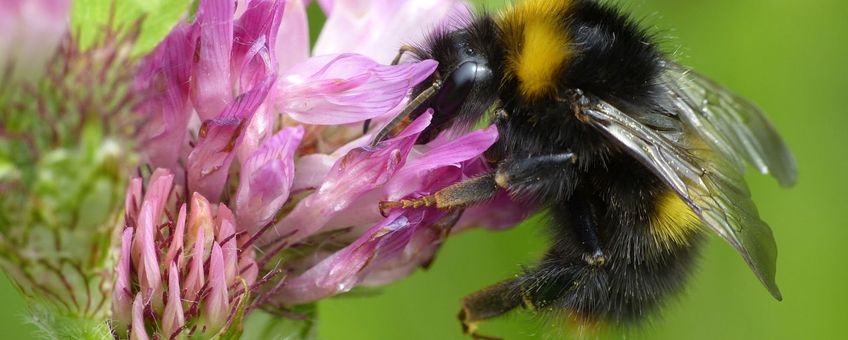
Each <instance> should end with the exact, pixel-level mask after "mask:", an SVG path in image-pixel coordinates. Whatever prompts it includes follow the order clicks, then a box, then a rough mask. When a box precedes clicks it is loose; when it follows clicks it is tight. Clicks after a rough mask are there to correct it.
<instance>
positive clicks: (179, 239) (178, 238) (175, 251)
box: [163, 203, 186, 268]
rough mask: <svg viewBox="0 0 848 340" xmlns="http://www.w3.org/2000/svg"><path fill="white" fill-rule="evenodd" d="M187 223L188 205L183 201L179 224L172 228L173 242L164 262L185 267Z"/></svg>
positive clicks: (178, 218) (178, 219) (178, 217)
mask: <svg viewBox="0 0 848 340" xmlns="http://www.w3.org/2000/svg"><path fill="white" fill-rule="evenodd" d="M185 224H186V205H185V203H183V205H182V206H181V207H180V212H179V215H178V216H177V224H176V225H175V226H174V228H173V229H171V230H172V234H171V244H170V245H169V246H168V254H167V255H165V262H163V263H164V264H165V265H170V264H172V263H175V264H176V265H177V268H183V262H184V260H183V259H184V258H185V254H183V253H182V252H183V251H184V250H185V249H184V247H185ZM178 255H179V256H178Z"/></svg>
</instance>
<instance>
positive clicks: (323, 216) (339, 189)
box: [263, 111, 432, 244]
mask: <svg viewBox="0 0 848 340" xmlns="http://www.w3.org/2000/svg"><path fill="white" fill-rule="evenodd" d="M431 118H432V113H431V111H427V112H426V113H425V114H423V115H421V116H420V117H418V119H416V120H415V121H413V122H412V124H410V125H409V126H408V127H407V128H406V129H405V130H404V131H403V132H402V133H401V134H399V135H398V136H397V137H395V138H392V139H389V140H387V141H384V142H383V143H381V144H380V145H379V146H378V147H377V148H373V149H372V148H369V147H362V148H357V149H353V150H351V151H350V152H349V153H348V154H347V155H345V156H344V157H343V158H341V159H340V160H338V161H337V162H336V164H335V165H334V166H333V169H332V170H330V173H329V174H328V175H327V177H326V178H325V179H324V182H323V183H322V184H321V187H319V188H318V190H317V191H316V192H314V193H312V194H311V195H309V196H308V197H306V198H305V199H303V200H302V201H300V202H299V203H298V204H297V206H296V207H295V208H294V210H292V212H291V213H289V214H288V215H287V216H286V217H285V218H284V219H283V220H282V221H280V222H279V223H277V225H276V226H275V227H274V232H271V233H266V234H265V235H264V237H263V241H265V242H270V241H274V240H276V239H277V238H278V237H280V236H281V235H289V234H290V235H289V236H288V237H287V239H286V240H287V241H288V242H289V244H293V243H295V242H297V241H299V240H301V239H302V238H304V237H307V236H309V235H311V234H313V233H315V232H316V231H319V230H320V229H321V228H322V227H323V226H324V225H325V224H326V223H327V222H328V221H330V220H331V219H332V218H333V216H334V215H335V214H337V213H339V212H340V211H342V210H344V209H345V208H347V207H348V206H350V205H351V204H352V203H353V202H355V201H356V199H357V198H358V197H360V196H361V195H362V194H364V193H367V192H369V191H371V190H373V189H375V188H377V187H379V186H381V185H383V184H384V183H386V181H388V180H389V178H391V176H392V175H394V173H395V172H396V171H397V170H398V169H400V168H401V167H402V166H403V164H404V162H405V160H406V155H407V154H408V153H409V151H410V149H411V148H412V145H413V144H414V143H415V140H416V139H417V138H418V135H419V134H420V133H421V131H423V130H424V128H426V127H427V126H428V125H429V124H430V119H431Z"/></svg>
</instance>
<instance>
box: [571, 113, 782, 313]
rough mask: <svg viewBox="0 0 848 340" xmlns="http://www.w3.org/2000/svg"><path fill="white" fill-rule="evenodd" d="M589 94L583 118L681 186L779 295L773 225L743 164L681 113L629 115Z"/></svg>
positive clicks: (695, 206)
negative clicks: (705, 138) (764, 215)
mask: <svg viewBox="0 0 848 340" xmlns="http://www.w3.org/2000/svg"><path fill="white" fill-rule="evenodd" d="M586 99H588V100H587V102H585V103H582V104H581V107H582V116H581V117H580V118H581V119H583V120H584V121H587V122H588V123H589V124H590V125H592V126H594V127H595V128H597V129H598V130H600V131H601V132H603V133H604V134H605V135H607V136H608V137H610V138H612V139H614V140H616V141H618V142H620V143H621V145H623V146H624V147H625V149H626V150H627V151H628V152H629V153H630V154H631V155H633V156H634V157H635V158H637V159H638V160H639V161H640V162H642V163H643V164H644V165H645V166H647V167H648V168H649V169H650V170H651V171H653V172H654V173H655V174H656V175H657V176H658V177H659V178H661V179H662V180H663V181H664V182H665V183H666V184H668V185H669V186H670V187H671V188H672V189H673V190H674V191H675V192H677V194H678V195H679V196H680V197H681V198H682V199H683V200H684V201H685V202H686V203H687V204H688V205H689V207H691V208H692V210H693V211H694V212H695V213H696V214H697V215H698V216H699V217H700V218H701V220H703V221H704V224H705V225H707V226H708V227H709V228H710V229H712V230H713V231H715V232H716V233H718V235H719V236H721V237H722V238H723V239H725V240H726V241H727V242H729V243H730V244H731V245H732V246H733V247H734V248H736V250H737V251H738V252H739V253H740V254H741V255H742V257H743V258H744V259H745V262H747V263H748V265H749V266H750V267H751V269H752V270H753V271H754V273H755V274H756V275H757V277H758V278H759V279H760V281H762V283H763V284H764V285H765V286H766V288H768V290H769V292H771V294H772V295H773V296H774V297H775V298H777V299H778V300H780V299H781V296H780V291H779V290H778V288H777V285H776V284H775V281H774V274H775V261H776V258H777V246H776V244H775V242H774V237H773V236H772V233H771V229H769V227H768V225H767V224H766V223H765V222H763V221H762V220H760V218H759V215H758V213H757V208H756V207H755V206H754V202H752V201H751V195H750V192H749V191H748V187H747V185H746V184H745V181H744V179H743V178H742V171H741V170H740V168H739V166H738V165H737V164H735V163H734V162H730V161H728V160H727V159H726V157H724V155H723V154H720V153H717V152H716V151H714V150H713V149H712V148H710V147H706V146H705V145H704V144H705V142H704V141H703V140H702V139H701V138H700V137H699V136H698V135H697V134H696V133H695V132H694V131H691V130H693V129H692V127H691V126H688V125H687V124H681V122H680V121H678V118H677V117H674V116H664V115H660V114H654V115H642V116H640V115H632V116H631V115H628V114H625V113H623V112H621V111H620V110H618V109H617V108H615V107H614V106H612V105H610V104H609V103H606V102H604V101H602V100H600V99H598V98H594V97H587V98H586ZM684 123H685V122H684Z"/></svg>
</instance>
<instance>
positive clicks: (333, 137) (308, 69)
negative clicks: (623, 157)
mask: <svg viewBox="0 0 848 340" xmlns="http://www.w3.org/2000/svg"><path fill="white" fill-rule="evenodd" d="M434 3H435V5H433V4H430V5H427V6H429V8H430V9H431V11H420V10H417V9H420V8H421V6H422V5H421V3H420V2H414V1H391V2H380V1H375V2H362V3H357V2H353V1H338V2H334V3H332V4H329V3H328V2H326V1H325V2H322V5H324V8H325V9H327V8H329V7H332V11H331V12H329V13H330V14H329V18H328V21H327V26H326V27H325V28H324V30H323V31H322V32H321V35H320V38H319V40H318V43H317V45H316V47H315V52H316V53H318V51H320V53H329V52H341V51H336V50H334V49H335V48H334V47H332V46H339V47H338V48H339V49H348V48H349V49H353V50H356V49H358V50H360V51H362V52H364V53H370V54H371V55H373V56H375V57H376V58H381V59H383V60H386V59H388V58H389V57H387V56H388V54H387V53H388V51H391V53H392V54H394V53H396V52H395V51H396V48H397V47H398V46H400V41H401V38H400V37H397V39H394V40H396V42H397V44H396V45H393V44H392V43H393V42H392V39H388V40H389V43H388V44H387V46H388V47H382V46H378V43H377V41H380V40H381V39H383V38H386V37H388V36H389V33H388V32H391V34H395V33H397V32H404V34H405V33H406V32H409V31H411V30H412V28H411V27H412V26H411V25H413V24H414V25H418V24H419V23H418V22H415V21H414V20H410V18H408V17H407V18H406V19H403V17H401V19H398V20H396V21H392V24H394V25H400V24H401V23H405V24H406V25H407V26H406V27H404V28H403V29H399V30H398V29H393V27H390V26H388V25H387V24H386V23H385V22H383V21H382V20H380V18H385V17H394V16H384V15H383V14H388V13H390V12H394V11H400V12H401V13H403V14H405V15H413V14H415V15H422V16H426V18H427V21H426V22H430V23H440V22H441V24H442V25H450V20H451V19H449V16H450V15H454V16H456V15H457V13H458V14H459V15H461V14H463V13H467V12H465V10H464V8H465V7H464V6H462V5H463V4H462V3H460V2H457V1H441V2H434ZM355 4H359V5H361V6H365V9H366V10H365V11H364V12H363V11H355V10H353V9H352V8H347V7H346V6H354V5H355ZM234 6H236V5H235V4H234V3H233V2H232V1H226V0H204V1H200V5H199V8H198V11H197V17H196V20H195V22H194V23H192V24H180V25H178V26H177V27H176V28H175V29H174V30H173V31H172V32H171V34H170V35H169V36H168V37H167V38H166V39H165V40H164V41H163V43H162V44H160V45H159V46H158V47H157V49H156V50H155V51H154V52H153V54H151V56H149V57H148V58H147V60H146V63H145V67H143V68H142V72H141V73H140V74H139V81H138V84H139V90H140V91H150V93H151V99H150V100H148V102H147V104H146V105H147V112H148V114H149V115H148V121H149V122H150V124H148V125H147V126H146V127H145V129H144V131H143V133H142V134H143V135H144V136H145V137H146V138H145V139H144V142H143V143H142V152H143V153H145V155H146V157H147V161H148V162H149V164H150V165H151V166H152V167H154V168H155V167H162V168H166V169H170V170H171V171H172V172H173V173H174V174H184V178H180V176H179V175H178V176H177V177H176V181H177V183H178V186H184V187H185V188H187V193H186V195H197V194H200V195H202V196H203V197H206V198H207V199H209V200H210V201H211V202H220V203H221V204H225V206H230V207H233V208H234V211H235V214H234V218H235V223H234V225H235V226H236V228H237V229H236V230H237V232H241V233H245V234H246V235H249V236H250V237H251V238H258V240H259V241H258V242H257V243H256V245H255V246H257V247H258V248H259V249H261V250H262V251H263V253H265V254H266V255H265V256H269V257H273V259H274V260H273V261H271V262H267V263H266V264H273V265H272V267H263V268H259V270H260V272H263V273H266V272H268V271H269V270H271V268H281V269H282V270H283V271H284V272H285V273H286V275H284V276H281V277H280V278H278V279H277V280H279V281H278V282H277V284H275V285H272V287H271V288H267V287H266V288H267V289H260V290H261V292H260V293H259V295H261V296H262V299H259V302H260V305H264V306H265V307H263V308H272V307H270V306H275V307H278V308H286V306H291V305H297V304H304V303H309V302H312V301H316V300H320V299H323V298H326V297H329V296H332V295H336V294H339V293H343V292H346V291H349V290H350V289H352V288H353V287H355V286H357V285H363V284H364V285H379V284H385V283H388V282H391V281H393V280H396V279H399V278H402V277H405V276H407V275H408V274H410V273H411V272H413V271H414V270H415V269H416V268H419V267H421V266H426V265H428V264H429V262H430V261H431V259H432V257H433V255H434V254H435V252H436V251H437V250H438V248H439V246H440V245H441V243H442V242H443V240H444V239H445V237H447V236H448V235H449V234H450V232H451V228H453V227H454V226H455V225H457V222H460V223H459V226H458V228H465V227H467V226H471V225H479V224H480V223H481V222H494V223H491V225H489V226H490V227H501V226H505V225H511V224H513V223H515V222H517V221H518V220H520V219H522V218H523V217H524V216H526V213H527V211H528V210H527V209H526V208H525V207H523V206H521V205H519V204H517V203H515V202H513V201H512V200H511V199H509V198H508V197H507V196H506V195H502V196H501V197H499V199H498V200H495V201H493V202H492V203H490V205H483V206H480V207H473V208H470V209H468V211H467V213H466V218H465V219H461V215H462V213H461V212H458V211H440V210H437V209H434V208H427V207H422V208H417V209H409V210H403V211H393V212H391V213H390V214H389V215H388V216H387V217H383V216H382V215H381V213H380V211H379V210H378V203H379V201H381V200H386V199H390V200H395V199H401V198H408V197H415V196H421V195H428V194H432V193H435V192H436V191H438V190H439V189H441V188H444V187H446V186H448V185H450V184H453V183H456V182H458V181H460V180H462V179H465V178H469V177H472V176H475V175H478V174H480V173H482V172H483V171H486V170H487V165H486V164H485V162H483V161H482V160H481V158H480V156H481V154H482V153H483V152H484V151H485V150H486V149H488V148H489V147H490V146H491V145H492V144H493V143H494V142H495V141H496V140H497V130H496V129H495V128H494V127H488V128H485V129H482V130H477V131H473V132H470V133H466V134H460V135H459V136H458V137H452V135H450V134H444V135H442V136H440V137H438V138H436V139H434V140H433V141H431V142H429V143H427V144H426V145H416V140H418V136H419V134H420V133H421V132H422V131H423V130H424V129H425V128H426V127H427V126H428V125H429V124H430V119H431V117H432V114H431V113H430V112H428V113H426V114H424V115H421V116H420V117H418V118H417V119H416V120H415V121H414V122H412V123H411V124H410V125H409V126H407V127H406V128H405V129H404V130H403V132H401V133H400V134H398V135H397V136H394V137H393V138H391V139H389V140H386V141H383V142H381V143H380V144H378V145H377V146H375V147H370V146H369V145H368V144H369V142H370V140H371V139H372V138H373V134H374V130H372V131H371V132H369V133H367V134H363V133H362V131H361V124H362V122H364V121H365V120H368V119H374V118H376V119H377V121H380V120H381V119H382V120H385V118H388V117H391V116H392V115H393V114H395V113H396V112H398V110H399V109H400V108H402V105H403V102H404V100H405V97H406V95H407V93H408V92H409V90H410V89H411V88H412V87H414V86H415V85H417V84H418V83H420V82H422V81H424V80H425V79H427V78H428V77H429V76H430V74H431V73H432V72H433V71H434V70H435V67H436V62H435V61H432V60H424V61H420V62H417V63H412V64H401V65H383V64H380V63H378V62H376V61H374V60H373V59H371V57H370V56H365V55H360V54H351V53H341V54H338V53H337V54H321V55H317V56H314V57H308V58H307V57H306V56H307V55H308V54H307V53H305V52H304V50H303V49H304V48H306V46H307V45H306V44H305V43H304V42H305V41H307V37H306V29H305V25H306V21H305V16H304V14H303V13H304V9H303V7H302V3H300V2H299V1H289V2H286V3H283V2H281V1H262V0H259V1H250V2H247V4H246V7H244V8H242V10H241V11H240V10H239V9H238V8H235V7H234ZM362 9H363V8H360V10H362ZM381 11H384V12H381ZM233 13H236V16H237V15H238V14H239V13H240V16H238V17H234V15H233ZM351 13H367V14H366V15H365V16H364V17H361V18H359V20H353V19H352V18H351ZM372 16H373V17H372ZM454 19H456V18H454ZM460 19H461V18H460ZM369 22H371V23H370V24H369ZM410 22H412V23H410ZM377 23H379V25H377ZM372 24H373V25H372ZM373 29H377V31H376V32H383V33H375V31H372V30H373ZM419 29H420V30H421V33H420V34H423V32H425V30H426V29H427V27H419ZM351 37H353V38H351ZM283 42H286V43H288V45H286V44H283ZM345 43H347V44H345ZM369 44H371V45H369ZM356 47H358V48H356ZM378 47H381V48H378ZM192 121H196V123H192ZM222 206H224V205H222ZM493 207H498V208H499V209H502V210H503V211H507V213H506V214H502V216H500V217H501V218H500V219H499V220H496V221H492V220H486V219H485V216H486V214H480V213H478V212H475V211H484V212H485V211H487V210H491V209H492V208H493ZM167 266H170V264H167V263H164V264H162V263H160V267H161V268H163V269H162V272H165V269H167ZM165 279H166V278H165V277H164V276H163V277H162V279H161V280H165ZM139 294H140V295H139ZM139 298H140V299H141V300H140V301H142V302H143V303H144V305H143V306H144V308H148V307H147V306H148V305H149V303H150V301H149V298H145V293H144V291H141V292H139V293H137V299H139ZM124 299H125V300H126V301H124V304H125V306H124V307H123V309H124V310H127V306H128V304H129V300H127V299H128V297H124ZM165 335H167V334H165Z"/></svg>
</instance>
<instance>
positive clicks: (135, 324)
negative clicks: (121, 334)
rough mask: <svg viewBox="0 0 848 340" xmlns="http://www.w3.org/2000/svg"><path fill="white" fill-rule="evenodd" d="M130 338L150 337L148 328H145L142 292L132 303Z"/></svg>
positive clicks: (142, 338) (146, 338) (134, 339)
mask: <svg viewBox="0 0 848 340" xmlns="http://www.w3.org/2000/svg"><path fill="white" fill-rule="evenodd" d="M130 339H133V340H148V339H150V338H149V337H148V336H147V330H146V329H145V328H144V303H143V302H142V298H141V293H138V294H136V295H135V300H134V301H133V305H132V334H131V336H130Z"/></svg>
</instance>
